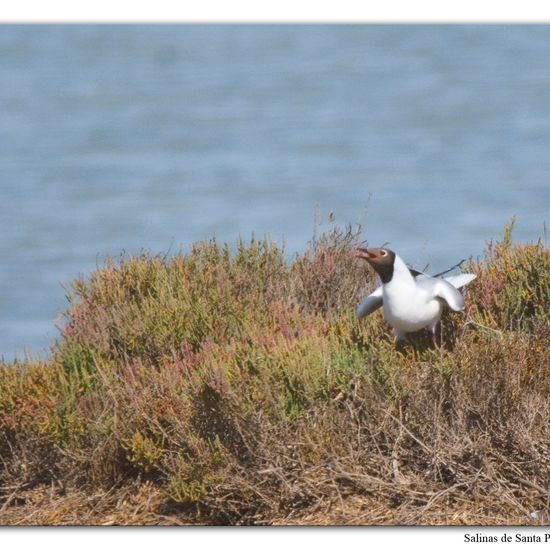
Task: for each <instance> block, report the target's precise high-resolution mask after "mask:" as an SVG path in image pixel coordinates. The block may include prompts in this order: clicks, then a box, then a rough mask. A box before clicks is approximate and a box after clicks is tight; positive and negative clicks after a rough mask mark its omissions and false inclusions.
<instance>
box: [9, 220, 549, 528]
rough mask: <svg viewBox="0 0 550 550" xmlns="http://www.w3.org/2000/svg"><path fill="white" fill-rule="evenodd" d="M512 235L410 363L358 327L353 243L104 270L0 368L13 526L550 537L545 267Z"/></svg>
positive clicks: (129, 261) (489, 253)
mask: <svg viewBox="0 0 550 550" xmlns="http://www.w3.org/2000/svg"><path fill="white" fill-rule="evenodd" d="M511 231H512V225H510V226H509V227H507V228H506V230H505V234H504V237H503V239H502V241H501V242H497V243H493V242H491V243H489V244H488V246H487V250H486V256H485V258H484V259H483V260H480V261H473V260H471V261H470V264H469V265H468V266H467V267H466V269H465V270H466V271H473V272H475V273H476V274H477V275H478V278H477V279H476V280H475V281H474V282H473V283H472V284H471V285H470V286H469V287H468V291H467V294H466V314H465V315H457V314H447V315H445V317H444V319H443V327H444V328H443V336H444V341H445V349H444V350H442V351H440V350H434V349H431V348H430V347H429V346H428V345H427V342H426V339H425V338H423V337H422V335H419V336H418V337H417V338H416V341H415V347H416V349H417V353H414V354H413V353H412V352H410V351H411V350H410V349H409V351H407V350H406V351H405V353H400V352H398V351H397V350H396V349H395V346H394V343H393V338H392V336H391V332H390V331H389V330H388V328H389V327H388V326H387V325H386V324H385V322H384V321H383V319H382V316H381V314H380V313H379V312H378V313H376V314H374V315H372V316H370V317H368V318H366V319H363V320H358V319H357V318H356V316H355V311H354V310H355V306H356V304H357V303H358V302H359V301H360V299H361V298H362V297H363V296H364V295H365V293H366V292H368V291H369V290H371V289H372V288H373V286H374V284H375V281H374V280H372V279H371V273H370V272H369V271H368V269H367V268H366V266H365V265H363V264H362V263H361V262H359V261H357V260H356V259H355V258H354V246H355V245H356V244H357V240H358V235H357V233H354V232H351V231H339V230H334V231H332V232H331V233H329V234H328V235H325V236H323V237H321V238H319V239H318V240H316V241H315V242H313V243H312V244H311V245H310V247H309V248H308V250H307V251H306V252H305V253H304V254H302V255H300V256H297V257H296V258H294V259H293V260H292V261H285V255H284V251H283V250H282V249H281V248H280V247H278V246H276V245H275V244H273V243H271V242H269V241H257V240H252V241H251V242H250V243H248V244H244V243H242V242H241V243H239V244H238V246H237V247H236V250H235V251H233V252H232V251H231V249H230V248H229V247H228V246H227V245H220V244H218V243H216V242H214V241H212V242H208V243H200V244H197V245H195V246H194V247H193V248H192V249H191V251H190V252H189V253H188V254H187V255H183V254H178V255H175V256H173V257H160V256H155V257H151V256H148V255H146V254H144V255H142V256H139V257H124V258H121V259H120V260H119V261H117V262H115V261H109V262H108V263H107V264H106V265H105V266H104V267H102V268H100V269H98V270H97V271H95V272H94V273H92V274H91V276H90V278H89V280H78V281H76V282H75V283H74V284H73V287H72V291H71V292H70V293H69V296H68V299H69V307H68V309H67V311H66V314H65V317H66V319H65V323H64V326H63V328H62V332H61V337H60V340H59V342H57V343H56V344H55V345H54V347H53V349H52V356H51V358H49V359H48V360H47V361H46V362H44V363H40V362H37V363H35V362H31V361H27V362H17V363H15V364H6V365H2V366H0V459H1V462H0V479H1V480H2V485H3V488H1V489H0V491H1V495H2V496H1V498H2V500H0V523H4V524H5V523H27V524H36V523H56V524H59V523H71V524H78V523H86V524H90V523H121V524H124V523H134V524H136V523H144V524H145V523H147V524H151V523H204V524H271V523H279V524H290V523H294V524H295V523H305V524H315V523H332V524H340V523H358V524H373V523H375V524H395V523H398V524H442V523H443V524H459V523H469V524H494V523H500V524H510V523H513V524H520V523H532V522H533V521H538V522H540V521H545V520H544V518H545V517H546V516H545V511H546V509H547V507H548V499H549V492H548V487H547V483H548V479H550V475H549V474H550V468H549V466H550V448H549V442H550V405H549V404H550V399H549V397H550V376H549V372H548V367H549V363H550V361H549V359H550V353H549V351H548V342H549V339H550V320H549V314H548V311H549V308H550V252H549V250H548V248H547V247H546V245H545V244H543V243H542V242H540V241H539V242H537V243H532V244H513V243H512V240H511Z"/></svg>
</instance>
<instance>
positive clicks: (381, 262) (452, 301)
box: [357, 246, 476, 345]
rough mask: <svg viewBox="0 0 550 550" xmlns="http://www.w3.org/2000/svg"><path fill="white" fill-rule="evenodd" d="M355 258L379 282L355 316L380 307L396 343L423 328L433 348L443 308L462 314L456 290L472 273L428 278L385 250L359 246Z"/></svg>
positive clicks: (362, 315) (472, 278) (470, 279)
mask: <svg viewBox="0 0 550 550" xmlns="http://www.w3.org/2000/svg"><path fill="white" fill-rule="evenodd" d="M357 257H359V258H363V259H364V260H366V261H367V262H368V263H369V264H370V265H371V266H372V267H373V269H374V270H375V271H376V273H378V275H379V276H380V279H381V281H382V285H381V286H379V287H378V288H377V289H376V290H375V291H374V292H373V293H372V294H370V295H369V296H367V297H366V298H365V299H364V300H363V301H362V302H361V304H359V306H357V316H358V317H365V316H367V315H370V314H371V313H372V312H373V311H376V310H377V309H378V308H379V307H381V306H383V309H384V317H385V318H386V320H387V321H388V323H389V324H390V325H391V326H392V327H393V329H394V331H395V337H396V338H397V340H398V341H399V340H404V339H405V338H406V335H407V333H409V332H415V331H417V330H420V329H423V328H427V329H429V330H430V331H431V333H432V341H433V343H434V345H437V342H436V337H435V331H436V326H437V323H438V322H439V319H440V318H441V314H442V312H443V306H444V305H445V304H446V305H447V306H448V307H450V308H451V309H452V310H453V311H463V310H464V298H463V296H462V294H461V293H460V292H459V291H458V290H457V289H459V288H462V287H463V286H466V285H467V284H468V283H470V282H471V281H473V280H474V279H475V278H476V276H475V275H474V274H472V273H461V274H460V275H453V276H451V277H445V278H441V277H431V276H430V275H426V274H425V273H420V272H419V271H415V270H411V269H409V268H408V267H407V264H405V262H404V261H403V260H402V259H401V258H400V257H399V256H398V255H397V254H396V253H395V252H393V251H392V250H390V249H389V248H367V247H365V246H360V247H358V248H357Z"/></svg>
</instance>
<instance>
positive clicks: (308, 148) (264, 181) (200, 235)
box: [0, 25, 550, 359]
mask: <svg viewBox="0 0 550 550" xmlns="http://www.w3.org/2000/svg"><path fill="white" fill-rule="evenodd" d="M0 78H1V85H0V168H1V171H0V205H1V206H2V209H1V215H0V257H1V259H2V260H1V264H0V327H1V330H0V355H4V357H5V358H6V359H10V358H12V357H13V355H14V353H17V355H19V356H21V354H22V350H24V349H26V350H28V351H30V352H32V353H40V354H45V353H47V350H48V348H49V346H50V345H51V343H52V342H53V340H54V339H55V338H56V335H57V331H56V329H55V324H54V323H55V319H56V317H58V316H59V314H60V312H61V311H62V310H63V308H64V307H65V306H66V300H65V291H64V290H63V286H62V285H68V284H69V283H70V281H71V280H72V279H73V278H74V277H76V276H78V275H79V274H82V275H86V274H89V273H90V271H92V270H93V269H94V268H95V267H96V266H97V265H101V264H102V262H103V261H104V259H105V257H106V256H107V255H109V254H111V255H115V256H117V255H119V254H120V252H121V251H123V250H125V251H130V252H139V251H140V250H141V249H144V248H145V249H148V250H150V251H152V252H154V253H156V252H164V251H166V250H168V249H171V250H172V251H174V252H176V251H178V250H180V249H182V250H184V251H185V250H187V248H188V247H189V245H190V243H192V242H193V241H195V240H197V239H205V238H210V237H212V236H214V235H215V236H216V237H217V238H218V239H219V240H222V241H229V242H234V241H235V239H236V238H237V237H238V236H239V235H241V236H243V237H245V238H247V237H249V236H250V235H251V233H252V232H254V233H255V234H256V235H257V236H263V235H264V234H270V235H271V236H272V237H273V238H274V239H275V240H277V241H282V239H283V237H284V239H285V241H286V246H287V250H288V252H289V255H290V254H293V253H294V252H297V251H299V250H303V249H304V247H305V246H306V243H307V241H308V240H309V239H310V238H311V236H312V235H313V226H314V212H315V209H316V205H318V208H319V211H320V213H321V219H322V220H323V225H322V228H326V227H328V225H329V224H328V222H327V219H328V216H329V213H330V212H333V213H334V217H335V220H336V223H338V224H342V225H343V224H346V223H356V222H357V221H362V222H363V224H364V228H365V232H364V236H365V238H366V239H368V241H369V243H371V244H381V243H383V242H386V241H390V242H391V246H392V247H393V248H394V249H395V250H397V251H398V253H399V254H400V255H401V256H403V257H404V258H405V259H406V260H407V261H409V262H410V263H411V264H414V265H417V266H419V267H424V266H425V265H426V264H427V263H429V264H430V266H431V268H432V269H441V268H445V267H447V266H449V265H450V264H453V263H455V262H457V261H458V260H460V259H462V258H464V257H468V256H469V255H474V256H478V255H480V254H481V253H482V250H483V245H484V241H485V240H487V239H490V238H492V237H498V235H499V233H500V232H501V229H502V226H503V224H504V223H505V222H506V221H507V220H508V219H509V218H510V217H511V216H512V215H514V214H515V215H517V226H516V233H515V237H516V239H517V240H536V239H537V238H538V237H539V236H541V235H542V233H543V224H544V222H545V221H549V217H550V216H549V213H550V207H549V205H550V27H549V26H531V27H529V26H508V27H502V26H375V25H372V26H0Z"/></svg>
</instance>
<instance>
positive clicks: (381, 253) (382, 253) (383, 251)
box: [380, 249, 388, 256]
mask: <svg viewBox="0 0 550 550" xmlns="http://www.w3.org/2000/svg"><path fill="white" fill-rule="evenodd" d="M380 255H381V256H387V255H388V253H387V252H386V251H385V250H384V249H382V250H381V251H380Z"/></svg>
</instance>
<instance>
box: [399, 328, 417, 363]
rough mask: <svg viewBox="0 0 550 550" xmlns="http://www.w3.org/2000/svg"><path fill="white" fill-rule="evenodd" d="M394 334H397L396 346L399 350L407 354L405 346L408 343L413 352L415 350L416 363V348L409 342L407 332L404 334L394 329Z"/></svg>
mask: <svg viewBox="0 0 550 550" xmlns="http://www.w3.org/2000/svg"><path fill="white" fill-rule="evenodd" d="M393 332H394V334H395V345H396V347H397V350H398V351H400V352H401V353H403V355H404V354H405V344H406V343H407V342H409V343H410V345H411V347H412V350H413V359H414V360H415V361H416V359H417V358H416V348H415V347H414V344H413V343H412V342H411V341H410V340H409V337H408V335H407V333H406V332H402V331H400V330H397V329H395V328H394V329H393Z"/></svg>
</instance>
